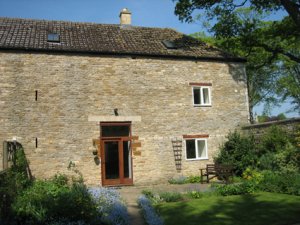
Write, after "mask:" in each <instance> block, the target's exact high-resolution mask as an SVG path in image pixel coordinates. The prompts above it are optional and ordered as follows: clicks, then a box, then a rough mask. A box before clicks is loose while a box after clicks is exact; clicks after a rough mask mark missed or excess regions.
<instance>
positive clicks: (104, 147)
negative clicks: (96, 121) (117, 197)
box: [100, 122, 133, 186]
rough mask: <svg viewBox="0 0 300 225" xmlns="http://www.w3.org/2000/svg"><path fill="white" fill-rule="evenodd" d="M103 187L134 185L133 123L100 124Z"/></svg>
mask: <svg viewBox="0 0 300 225" xmlns="http://www.w3.org/2000/svg"><path fill="white" fill-rule="evenodd" d="M100 130H101V135H100V142H101V144H100V145H101V169H102V185H103V186H107V185H132V184H133V176H132V153H131V123H130V122H124V123H100Z"/></svg>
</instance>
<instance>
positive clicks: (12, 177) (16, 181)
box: [0, 148, 32, 220]
mask: <svg viewBox="0 0 300 225" xmlns="http://www.w3.org/2000/svg"><path fill="white" fill-rule="evenodd" d="M27 168H28V162H27V160H26V157H25V154H24V150H23V149H22V148H18V149H17V150H16V151H15V152H14V155H13V165H12V166H11V168H9V169H8V170H6V171H5V172H3V173H2V174H1V176H0V219H1V220H10V219H11V218H12V219H13V212H12V209H11V204H12V202H13V201H14V200H15V198H16V196H17V195H18V194H20V193H22V192H23V190H24V189H25V188H27V187H28V186H30V185H31V182H32V181H31V179H30V177H29V175H28V172H27Z"/></svg>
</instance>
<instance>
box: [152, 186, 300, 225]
mask: <svg viewBox="0 0 300 225" xmlns="http://www.w3.org/2000/svg"><path fill="white" fill-rule="evenodd" d="M157 209H158V212H159V214H160V215H161V216H162V218H163V219H164V221H165V225H291V224H293V223H296V222H298V223H299V222H300V196H292V195H285V194H276V193H265V192H262V193H257V194H253V195H237V196H227V197H221V196H208V197H203V198H202V199H194V200H188V201H182V202H172V203H162V204H159V205H158V206H157Z"/></svg>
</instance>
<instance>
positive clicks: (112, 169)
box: [104, 141, 120, 179]
mask: <svg viewBox="0 0 300 225" xmlns="http://www.w3.org/2000/svg"><path fill="white" fill-rule="evenodd" d="M104 149H105V178H106V179H118V178H120V176H119V147H118V142H117V141H113V142H105V144H104Z"/></svg>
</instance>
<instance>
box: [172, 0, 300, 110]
mask: <svg viewBox="0 0 300 225" xmlns="http://www.w3.org/2000/svg"><path fill="white" fill-rule="evenodd" d="M176 2H177V4H176V8H175V14H176V15H178V16H179V19H180V20H181V21H185V22H193V21H194V20H195V19H200V20H202V21H203V22H204V24H205V26H206V28H208V31H209V32H210V33H212V34H213V35H214V38H213V40H210V42H211V43H212V44H214V45H216V46H217V47H219V48H221V49H223V50H225V51H227V52H229V53H232V54H234V55H238V56H241V57H245V58H246V59H247V64H246V69H247V76H248V91H249V102H250V111H252V109H253V107H254V106H255V105H257V104H258V103H260V102H262V101H264V102H267V103H276V101H277V99H276V98H274V96H275V95H277V96H279V97H281V100H286V99H290V98H291V99H292V103H294V106H295V107H294V109H295V110H297V111H299V112H300V85H299V84H300V10H299V9H300V1H299V0H290V1H279V0H267V1H258V0H243V1H233V0H177V1H176ZM197 10H199V11H198V12H200V14H198V15H195V13H194V12H195V11H197ZM279 10H281V11H280V12H282V10H285V11H286V14H287V16H285V17H283V18H282V19H281V20H277V21H267V19H268V16H270V13H274V12H278V11H279ZM200 36H202V37H201V38H203V34H202V35H200ZM205 38H206V41H207V39H208V38H207V37H205Z"/></svg>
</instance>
